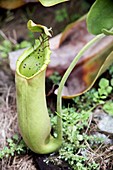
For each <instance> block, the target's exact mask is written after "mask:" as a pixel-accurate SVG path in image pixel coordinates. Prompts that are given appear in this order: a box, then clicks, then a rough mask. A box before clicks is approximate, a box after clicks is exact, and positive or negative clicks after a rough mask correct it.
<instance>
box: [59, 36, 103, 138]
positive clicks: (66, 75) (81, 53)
mask: <svg viewBox="0 0 113 170" xmlns="http://www.w3.org/2000/svg"><path fill="white" fill-rule="evenodd" d="M103 37H105V35H104V34H99V35H97V36H96V37H94V38H93V39H92V40H91V41H89V42H88V43H87V44H86V45H85V46H84V47H83V48H82V49H81V50H80V52H79V53H78V54H77V56H76V57H75V58H74V60H73V61H72V63H71V64H70V66H69V68H68V69H67V71H66V72H65V74H64V76H63V78H62V80H61V82H60V84H59V88H58V94H57V113H58V114H59V116H57V135H58V136H57V138H58V139H60V140H62V119H61V117H62V90H63V87H64V84H65V82H66V80H67V78H68V77H69V75H70V73H71V72H72V70H73V68H74V67H75V66H76V64H77V62H78V60H79V59H80V58H81V57H82V56H83V54H84V52H85V51H86V50H87V49H89V48H90V47H91V46H92V45H93V44H94V43H95V42H98V41H99V40H101V39H102V38H103Z"/></svg>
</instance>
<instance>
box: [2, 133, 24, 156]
mask: <svg viewBox="0 0 113 170" xmlns="http://www.w3.org/2000/svg"><path fill="white" fill-rule="evenodd" d="M25 152H26V145H25V143H24V141H23V140H20V141H19V137H18V135H17V134H15V135H14V136H13V138H12V139H10V138H8V139H7V146H5V147H4V148H3V149H2V150H0V159H2V158H3V157H9V156H14V155H15V154H16V153H17V154H21V153H25Z"/></svg>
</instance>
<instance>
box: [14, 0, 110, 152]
mask: <svg viewBox="0 0 113 170" xmlns="http://www.w3.org/2000/svg"><path fill="white" fill-rule="evenodd" d="M105 5H106V1H105V0H103V1H102V0H97V1H96V2H95V3H94V5H93V7H92V8H91V10H90V12H89V14H88V17H87V25H88V30H89V32H91V33H92V34H96V36H95V37H94V38H93V39H92V40H91V41H90V42H88V43H87V44H86V45H85V46H84V47H83V48H82V49H81V50H80V52H79V53H78V54H77V56H76V57H75V58H74V60H73V61H72V63H71V64H70V66H69V68H68V69H67V71H66V72H65V74H64V76H63V78H62V80H61V82H60V84H59V88H58V93H57V111H56V113H57V128H56V129H57V132H56V134H57V136H56V137H54V136H52V135H51V125H50V118H49V115H48V110H47V104H46V98H45V72H46V68H47V65H48V64H49V62H50V54H51V51H50V48H49V37H51V29H48V28H47V27H45V26H42V25H38V24H35V23H34V22H33V21H31V20H30V21H28V29H29V30H30V31H32V32H38V33H39V34H40V35H39V37H38V38H37V39H36V40H35V45H34V46H33V47H31V48H29V49H27V50H26V51H25V52H24V53H23V54H22V55H21V56H20V57H19V59H18V61H17V66H16V76H15V79H16V91H17V112H18V125H19V129H20V133H21V135H22V137H23V139H24V141H25V143H26V144H27V146H28V147H29V148H30V149H31V150H32V151H34V152H35V153H39V154H48V153H51V152H55V151H56V150H58V149H59V148H60V146H61V144H62V114H61V113H62V90H63V87H64V84H65V82H66V80H67V78H68V76H69V75H70V73H71V71H72V70H73V68H74V67H75V65H76V64H77V62H78V60H79V59H80V58H81V57H82V55H83V54H84V52H85V51H86V50H87V49H88V48H90V46H92V45H93V44H94V43H95V42H98V41H100V40H101V39H102V38H103V37H105V36H106V35H105V34H107V35H108V34H110V35H112V34H113V31H112V30H113V29H112V28H113V24H111V23H110V24H109V17H108V16H107V18H105V19H103V20H102V21H103V24H102V22H101V23H100V22H98V24H97V27H98V29H97V28H96V26H95V27H94V29H92V28H93V27H92V25H94V24H93V23H94V20H93V19H94V18H97V15H96V13H95V9H97V10H96V11H98V17H100V18H98V19H100V20H101V18H102V15H99V12H100V14H102V12H103V10H101V9H100V6H103V7H104V6H105ZM112 7H113V1H112V0H109V1H108V4H107V9H105V8H104V10H105V13H104V15H107V14H109V11H111V8H112ZM102 9H103V8H102ZM112 15H113V14H112ZM95 20H96V19H95ZM111 20H112V18H111V15H110V21H111ZM97 21H98V20H97ZM99 24H100V25H99ZM107 58H109V63H110V64H112V63H113V59H112V58H113V52H112V53H111V54H110V55H109V56H108V57H107ZM106 62H108V60H106ZM110 64H109V65H110ZM105 67H106V64H105ZM107 67H108V65H107ZM102 70H105V69H104V66H102V68H100V72H99V74H98V76H99V75H100V74H101V73H102V72H103V71H102ZM98 76H97V77H98ZM97 77H96V79H97ZM96 79H95V80H96Z"/></svg>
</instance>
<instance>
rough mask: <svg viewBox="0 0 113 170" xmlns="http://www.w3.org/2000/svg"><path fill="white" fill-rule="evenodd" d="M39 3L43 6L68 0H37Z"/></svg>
mask: <svg viewBox="0 0 113 170" xmlns="http://www.w3.org/2000/svg"><path fill="white" fill-rule="evenodd" d="M39 1H40V3H41V4H42V5H43V6H46V7H48V6H53V5H56V4H59V3H61V2H65V1H68V0H39Z"/></svg>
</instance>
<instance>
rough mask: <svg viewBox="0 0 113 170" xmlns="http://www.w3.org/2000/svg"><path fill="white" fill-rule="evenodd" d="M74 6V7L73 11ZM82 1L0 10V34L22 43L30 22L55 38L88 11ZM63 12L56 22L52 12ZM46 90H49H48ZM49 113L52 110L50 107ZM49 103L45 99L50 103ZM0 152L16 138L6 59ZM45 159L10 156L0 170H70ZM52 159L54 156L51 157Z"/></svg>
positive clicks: (1, 75)
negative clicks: (37, 24) (47, 6)
mask: <svg viewBox="0 0 113 170" xmlns="http://www.w3.org/2000/svg"><path fill="white" fill-rule="evenodd" d="M75 2H76V7H75ZM82 3H83V0H80V1H76V0H72V1H70V2H66V3H63V4H59V5H56V6H54V7H50V8H45V7H43V6H42V5H41V4H40V3H29V4H26V5H24V6H22V7H20V8H18V9H15V10H10V11H9V10H6V9H0V30H1V31H2V33H3V34H4V35H5V36H7V37H8V39H10V40H12V41H13V42H14V43H15V42H20V41H21V40H23V39H29V36H30V34H29V32H28V30H27V28H26V23H27V21H28V20H29V19H32V20H33V21H34V22H36V23H40V24H44V25H46V26H48V27H52V28H53V30H54V34H53V35H56V34H58V33H60V32H61V31H63V29H64V28H65V27H66V25H67V24H69V23H70V22H72V21H74V20H73V19H72V18H73V17H74V18H76V19H77V17H80V16H81V15H83V14H85V13H86V12H87V10H88V7H83V6H82ZM62 8H66V9H67V11H68V18H67V19H64V20H63V21H62V22H58V21H57V20H56V19H55V18H56V11H57V10H59V9H62ZM48 88H50V87H49V86H48ZM55 100H56V99H55V98H54V99H53V103H52V105H51V109H53V110H54V107H53V105H55V104H54V102H55ZM50 101H51V99H50V98H49V99H48V102H50ZM0 129H1V130H0V150H1V149H2V148H3V147H4V146H5V145H6V144H7V139H8V138H11V137H12V136H13V135H14V134H15V133H17V134H19V130H18V124H17V110H16V94H15V81H14V74H13V73H12V72H11V70H10V68H9V63H8V59H1V65H0ZM20 138H21V137H20ZM47 157H48V155H42V156H40V155H37V154H34V153H33V152H31V151H28V152H27V153H26V154H25V155H20V156H18V155H14V156H10V157H8V158H4V159H2V160H0V169H1V170H71V167H69V165H68V164H67V163H66V162H63V161H61V162H60V163H59V165H58V163H57V161H56V165H53V164H48V165H47V164H46V163H45V162H44V160H45V159H46V158H47ZM53 157H55V155H54V154H53Z"/></svg>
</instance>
